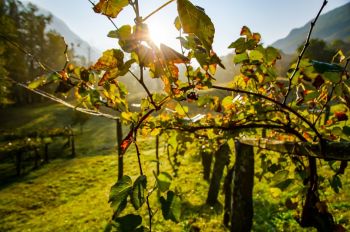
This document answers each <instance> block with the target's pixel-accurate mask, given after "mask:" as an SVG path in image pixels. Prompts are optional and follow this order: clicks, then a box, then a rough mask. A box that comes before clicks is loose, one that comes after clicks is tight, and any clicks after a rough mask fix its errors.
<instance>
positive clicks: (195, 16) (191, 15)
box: [177, 0, 215, 51]
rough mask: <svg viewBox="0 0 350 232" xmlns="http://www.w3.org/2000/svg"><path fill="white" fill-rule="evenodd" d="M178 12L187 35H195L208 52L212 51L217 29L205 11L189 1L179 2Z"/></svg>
mask: <svg viewBox="0 0 350 232" xmlns="http://www.w3.org/2000/svg"><path fill="white" fill-rule="evenodd" d="M177 11H178V14H179V18H180V21H181V25H182V28H183V30H184V32H185V33H188V34H191V33H193V34H195V35H196V36H197V37H198V39H199V40H200V41H201V42H202V44H203V46H204V47H205V48H206V50H207V51H210V50H211V49H212V44H213V40H214V33H215V27H214V25H213V23H212V21H211V20H210V18H209V17H208V15H206V14H205V12H204V10H202V9H200V8H198V7H196V6H195V5H193V4H192V3H191V2H190V1H188V0H177Z"/></svg>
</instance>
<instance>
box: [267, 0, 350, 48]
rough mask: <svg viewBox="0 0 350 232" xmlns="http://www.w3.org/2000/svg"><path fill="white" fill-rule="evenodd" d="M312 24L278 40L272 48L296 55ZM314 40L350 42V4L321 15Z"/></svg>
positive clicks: (294, 30) (313, 33) (313, 35)
mask: <svg viewBox="0 0 350 232" xmlns="http://www.w3.org/2000/svg"><path fill="white" fill-rule="evenodd" d="M310 23H311V21H310V22H308V23H307V24H305V26H303V27H301V28H296V29H293V30H292V31H291V32H290V33H289V34H288V35H287V37H285V38H283V39H280V40H277V41H276V42H274V43H273V44H272V46H273V47H276V48H279V49H281V50H282V51H283V52H285V53H289V54H291V53H294V52H295V50H296V49H297V48H298V47H299V46H300V45H301V44H303V42H304V41H305V39H306V36H307V34H308V32H309V29H310ZM312 38H319V39H322V40H325V41H327V42H331V41H333V40H336V39H341V40H345V41H348V40H350V2H349V3H347V4H345V5H343V6H341V7H338V8H336V9H334V10H331V11H329V12H327V13H326V14H323V15H321V16H320V17H319V18H318V21H317V23H316V25H315V28H314V31H313V32H312Z"/></svg>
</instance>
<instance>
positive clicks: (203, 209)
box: [182, 201, 223, 219]
mask: <svg viewBox="0 0 350 232" xmlns="http://www.w3.org/2000/svg"><path fill="white" fill-rule="evenodd" d="M182 209H183V210H182V213H183V217H184V218H192V217H193V216H195V217H196V216H200V217H202V218H205V219H210V217H211V216H212V215H218V214H221V213H222V212H223V206H222V204H221V203H219V202H217V203H216V204H215V205H214V206H210V205H208V204H201V205H194V204H192V203H191V202H189V201H185V202H183V203H182Z"/></svg>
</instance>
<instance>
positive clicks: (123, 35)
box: [107, 25, 131, 40]
mask: <svg viewBox="0 0 350 232" xmlns="http://www.w3.org/2000/svg"><path fill="white" fill-rule="evenodd" d="M107 36H108V37H110V38H117V39H121V40H126V39H130V36H131V26H130V25H123V26H121V27H120V28H119V29H118V30H114V31H110V32H109V33H108V35H107Z"/></svg>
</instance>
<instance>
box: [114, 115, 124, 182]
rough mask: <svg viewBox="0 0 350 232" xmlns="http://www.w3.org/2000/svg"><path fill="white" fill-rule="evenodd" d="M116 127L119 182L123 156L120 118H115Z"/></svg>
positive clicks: (121, 175)
mask: <svg viewBox="0 0 350 232" xmlns="http://www.w3.org/2000/svg"><path fill="white" fill-rule="evenodd" d="M116 126H117V128H116V129H117V145H118V180H120V179H121V178H122V177H123V169H124V164H123V162H124V161H123V154H122V147H121V144H122V139H123V138H122V136H123V130H122V123H121V121H120V118H117V120H116Z"/></svg>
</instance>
